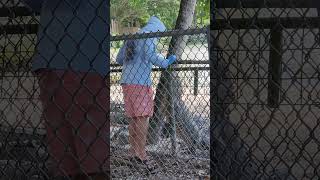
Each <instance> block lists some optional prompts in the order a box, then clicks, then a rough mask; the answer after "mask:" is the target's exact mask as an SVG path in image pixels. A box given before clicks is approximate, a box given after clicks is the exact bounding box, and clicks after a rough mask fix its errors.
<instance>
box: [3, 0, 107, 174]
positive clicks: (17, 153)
mask: <svg viewBox="0 0 320 180" xmlns="http://www.w3.org/2000/svg"><path fill="white" fill-rule="evenodd" d="M41 7H42V8H41ZM107 12H108V4H107V1H73V0H61V1H60V0H53V1H51V0H50V1H42V0H37V1H34V0H31V1H29V0H25V1H19V0H5V1H1V2H0V47H1V55H0V72H1V75H0V157H1V159H0V179H1V180H9V179H26V180H30V179H71V177H69V176H73V177H75V178H78V179H85V177H84V176H88V177H89V176H91V177H93V176H99V177H97V178H102V176H104V177H106V176H108V174H110V173H109V172H108V171H109V170H108V166H109V165H108V159H109V157H108V156H109V147H110V146H109V134H108V132H109V122H110V121H109V110H108V109H109V108H108V107H109V99H108V96H109V91H108V83H105V81H104V80H103V78H104V77H108V76H107V73H106V72H107V71H108V65H109V64H108V49H109V47H108V46H109V42H108V38H109V37H110V36H109V30H108V27H109V21H108V14H106V13H107ZM99 67H101V68H99ZM59 69H60V70H59ZM106 82H108V81H106ZM76 176H77V177H76ZM81 176H83V177H81Z"/></svg>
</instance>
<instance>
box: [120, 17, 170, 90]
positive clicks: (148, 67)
mask: <svg viewBox="0 0 320 180" xmlns="http://www.w3.org/2000/svg"><path fill="white" fill-rule="evenodd" d="M165 30H166V28H165V26H164V24H163V23H162V22H161V21H160V20H159V19H158V18H156V17H151V18H150V20H149V21H148V23H147V25H146V26H145V27H143V28H142V29H141V30H140V31H139V32H138V33H140V34H142V33H148V32H157V31H159V32H163V31H165ZM129 43H132V42H130V41H127V42H126V43H124V45H123V46H122V47H121V48H120V51H119V53H118V55H117V58H116V61H117V63H118V64H120V65H122V66H123V67H122V76H121V80H120V83H121V84H135V85H143V86H151V85H152V81H151V78H150V76H151V71H152V66H153V65H155V66H158V67H162V68H166V67H168V65H169V64H168V60H167V59H166V58H165V57H164V56H162V55H161V54H159V53H157V52H156V45H157V43H158V39H157V38H148V39H137V40H133V43H134V51H135V53H133V57H131V58H127V53H126V49H127V48H128V44H129Z"/></svg>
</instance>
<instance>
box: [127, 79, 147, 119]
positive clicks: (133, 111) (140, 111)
mask: <svg viewBox="0 0 320 180" xmlns="http://www.w3.org/2000/svg"><path fill="white" fill-rule="evenodd" d="M122 90H123V95H124V108H125V112H126V116H127V117H129V118H134V117H152V116H153V91H152V89H151V87H148V86H143V85H134V84H123V85H122Z"/></svg>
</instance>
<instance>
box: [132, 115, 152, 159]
mask: <svg viewBox="0 0 320 180" xmlns="http://www.w3.org/2000/svg"><path fill="white" fill-rule="evenodd" d="M133 122H134V123H133V124H134V125H133V129H134V130H133V131H134V132H135V136H134V137H132V143H133V144H132V145H133V150H134V152H135V155H136V156H138V157H139V158H140V159H142V160H144V159H146V158H147V154H146V140H147V139H146V138H147V133H148V125H149V118H148V117H136V118H134V119H133Z"/></svg>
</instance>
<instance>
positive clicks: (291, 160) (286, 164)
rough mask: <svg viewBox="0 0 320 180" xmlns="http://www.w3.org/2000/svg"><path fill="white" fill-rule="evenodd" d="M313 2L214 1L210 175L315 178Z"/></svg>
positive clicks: (315, 34)
mask: <svg viewBox="0 0 320 180" xmlns="http://www.w3.org/2000/svg"><path fill="white" fill-rule="evenodd" d="M315 7H319V6H317V2H315V1H272V0H270V1H263V2H260V1H216V6H215V7H214V8H213V10H214V13H215V19H214V20H213V24H212V30H213V32H212V37H213V39H214V40H215V44H213V45H212V51H211V52H212V57H213V59H214V61H212V67H213V68H212V69H211V70H212V74H213V76H212V77H213V81H212V83H213V84H212V85H213V86H212V88H213V91H212V92H213V94H212V99H211V100H212V103H213V119H214V120H213V123H212V129H211V132H212V133H213V136H212V137H213V145H214V146H213V147H212V149H213V151H214V156H213V173H212V176H213V177H216V178H218V179H237V180H238V179H318V178H319V165H320V159H319V154H320V153H319V133H318V132H319V123H318V119H319V115H318V114H319V113H318V112H319V107H318V104H319V62H320V61H319V57H318V54H319V51H318V49H319V42H318V36H319V29H318V28H319V17H318V16H319V14H318V13H319V11H318V10H317V8H315Z"/></svg>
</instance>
